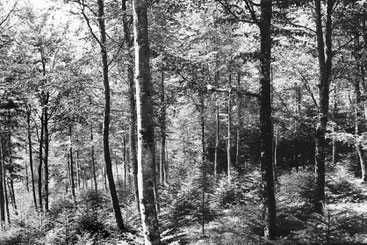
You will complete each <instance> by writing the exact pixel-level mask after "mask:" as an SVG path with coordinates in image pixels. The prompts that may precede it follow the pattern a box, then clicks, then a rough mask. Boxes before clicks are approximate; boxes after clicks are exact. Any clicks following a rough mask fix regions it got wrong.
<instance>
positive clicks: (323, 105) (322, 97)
mask: <svg viewBox="0 0 367 245" xmlns="http://www.w3.org/2000/svg"><path fill="white" fill-rule="evenodd" d="M333 5H334V1H333V0H327V13H326V27H325V43H324V30H323V26H322V18H323V14H322V10H321V0H315V14H316V15H315V16H316V36H317V49H318V55H319V72H320V78H319V86H318V87H319V108H320V110H319V118H318V123H317V127H316V135H315V143H316V147H315V172H316V193H315V211H316V212H317V213H320V214H323V213H324V203H325V154H326V140H325V134H326V125H327V114H328V111H329V87H330V78H331V68H332V62H331V61H332V42H331V35H332V19H331V14H332V10H333ZM325 44H326V50H325ZM325 53H326V57H325Z"/></svg>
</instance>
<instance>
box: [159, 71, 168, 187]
mask: <svg viewBox="0 0 367 245" xmlns="http://www.w3.org/2000/svg"><path fill="white" fill-rule="evenodd" d="M160 97H161V98H160V99H161V105H160V106H161V111H160V120H159V121H160V131H161V135H160V136H161V147H160V164H159V177H160V184H161V185H162V186H165V185H166V183H167V173H166V105H165V103H166V102H165V96H164V71H161V96H160Z"/></svg>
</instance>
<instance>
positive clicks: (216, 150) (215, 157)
mask: <svg viewBox="0 0 367 245" xmlns="http://www.w3.org/2000/svg"><path fill="white" fill-rule="evenodd" d="M219 120H220V119H219V106H218V105H216V106H215V152H214V178H215V179H217V169H218V151H219Z"/></svg>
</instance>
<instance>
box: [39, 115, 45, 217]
mask: <svg viewBox="0 0 367 245" xmlns="http://www.w3.org/2000/svg"><path fill="white" fill-rule="evenodd" d="M44 113H45V112H44V110H43V109H42V113H41V133H40V143H39V144H40V145H39V165H38V200H39V210H40V211H41V212H42V211H43V201H42V200H43V196H42V166H43V140H44V138H43V134H44V127H45V125H44V122H45V120H44Z"/></svg>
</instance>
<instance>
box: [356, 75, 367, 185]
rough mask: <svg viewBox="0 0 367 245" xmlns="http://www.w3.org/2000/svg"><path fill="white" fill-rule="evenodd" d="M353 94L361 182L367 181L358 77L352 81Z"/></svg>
mask: <svg viewBox="0 0 367 245" xmlns="http://www.w3.org/2000/svg"><path fill="white" fill-rule="evenodd" d="M354 86H355V88H354V94H355V105H354V115H355V138H356V143H355V148H356V151H357V153H358V158H359V163H360V166H361V173H362V174H361V179H362V181H363V182H365V181H367V166H366V161H365V157H364V152H363V148H362V144H361V143H362V142H361V141H362V139H361V123H362V108H361V102H362V99H361V90H360V82H359V78H357V79H356V81H355V83H354Z"/></svg>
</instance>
